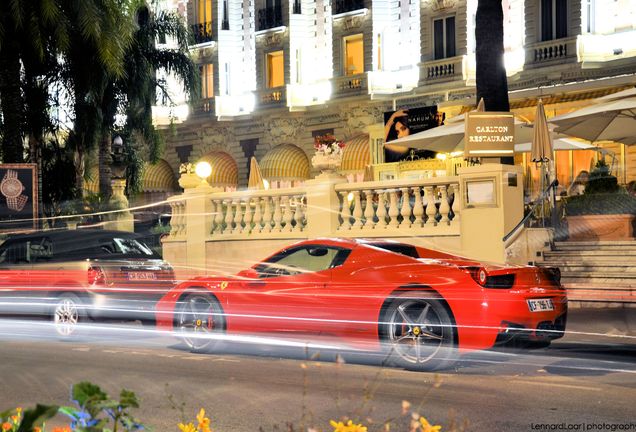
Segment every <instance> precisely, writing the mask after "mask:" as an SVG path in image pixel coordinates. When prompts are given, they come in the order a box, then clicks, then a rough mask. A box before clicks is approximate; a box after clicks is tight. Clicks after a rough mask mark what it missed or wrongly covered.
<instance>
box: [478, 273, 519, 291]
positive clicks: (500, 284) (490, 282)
mask: <svg viewBox="0 0 636 432" xmlns="http://www.w3.org/2000/svg"><path fill="white" fill-rule="evenodd" d="M514 284H515V275H514V274H505V275H495V276H488V277H487V278H486V283H485V284H484V287H485V288H497V289H510V288H512V286H513V285H514Z"/></svg>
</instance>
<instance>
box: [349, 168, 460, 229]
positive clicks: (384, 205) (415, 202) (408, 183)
mask: <svg viewBox="0 0 636 432" xmlns="http://www.w3.org/2000/svg"><path fill="white" fill-rule="evenodd" d="M336 192H337V193H338V195H339V197H340V208H339V209H338V210H339V214H340V226H339V227H338V232H337V234H336V235H338V236H342V237H386V236H392V237H393V236H395V237H401V236H405V237H406V236H413V235H420V236H427V235H430V236H437V235H459V233H460V228H459V215H460V208H459V203H460V202H461V200H459V199H455V197H459V193H460V188H459V178H458V177H444V178H437V179H426V180H408V179H406V180H392V181H381V182H364V183H351V184H339V185H336Z"/></svg>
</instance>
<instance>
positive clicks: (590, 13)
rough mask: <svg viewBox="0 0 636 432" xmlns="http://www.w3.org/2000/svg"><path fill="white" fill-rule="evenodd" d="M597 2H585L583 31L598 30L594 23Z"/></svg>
mask: <svg viewBox="0 0 636 432" xmlns="http://www.w3.org/2000/svg"><path fill="white" fill-rule="evenodd" d="M595 3H596V2H595V1H594V0H585V1H584V3H583V13H584V19H583V25H584V28H583V32H584V33H594V32H595V31H596V29H595V23H594V16H595V15H596V8H595Z"/></svg>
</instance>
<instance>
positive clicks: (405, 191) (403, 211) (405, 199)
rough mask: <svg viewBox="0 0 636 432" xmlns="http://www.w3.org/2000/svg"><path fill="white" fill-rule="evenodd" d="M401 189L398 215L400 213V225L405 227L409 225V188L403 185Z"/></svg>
mask: <svg viewBox="0 0 636 432" xmlns="http://www.w3.org/2000/svg"><path fill="white" fill-rule="evenodd" d="M400 190H401V191H402V208H400V215H402V223H401V224H400V226H403V227H405V228H410V227H411V197H410V195H409V188H408V187H403V188H401V189H400Z"/></svg>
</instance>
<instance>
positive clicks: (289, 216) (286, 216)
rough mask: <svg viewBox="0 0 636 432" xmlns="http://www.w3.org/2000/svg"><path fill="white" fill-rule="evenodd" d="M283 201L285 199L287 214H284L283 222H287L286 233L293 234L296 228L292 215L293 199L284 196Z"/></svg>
mask: <svg viewBox="0 0 636 432" xmlns="http://www.w3.org/2000/svg"><path fill="white" fill-rule="evenodd" d="M282 199H283V205H284V206H285V212H284V213H283V222H285V231H287V232H292V231H293V228H294V227H293V226H292V220H294V215H293V214H292V210H291V197H290V196H284V197H283V198H282Z"/></svg>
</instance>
